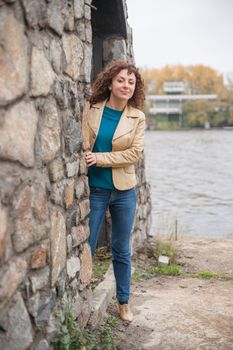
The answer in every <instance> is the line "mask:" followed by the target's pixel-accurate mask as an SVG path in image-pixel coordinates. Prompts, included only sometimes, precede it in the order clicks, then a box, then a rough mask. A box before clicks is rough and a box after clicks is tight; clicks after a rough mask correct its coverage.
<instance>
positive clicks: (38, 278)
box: [29, 266, 50, 293]
mask: <svg viewBox="0 0 233 350" xmlns="http://www.w3.org/2000/svg"><path fill="white" fill-rule="evenodd" d="M49 275H50V269H49V267H48V266H46V267H45V268H44V269H43V270H40V271H38V272H36V273H33V274H32V275H31V276H30V277H29V280H30V282H31V289H32V292H33V293H36V291H38V290H41V289H43V288H44V287H45V286H47V285H48V284H49Z"/></svg>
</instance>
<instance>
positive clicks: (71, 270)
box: [67, 256, 80, 278]
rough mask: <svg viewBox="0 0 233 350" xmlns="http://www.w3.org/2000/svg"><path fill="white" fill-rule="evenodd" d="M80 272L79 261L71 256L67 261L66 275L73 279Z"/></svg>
mask: <svg viewBox="0 0 233 350" xmlns="http://www.w3.org/2000/svg"><path fill="white" fill-rule="evenodd" d="M79 270H80V259H79V258H78V257H75V256H72V257H71V258H70V259H68V260H67V274H68V276H69V278H74V277H75V275H76V273H77V272H78V271H79Z"/></svg>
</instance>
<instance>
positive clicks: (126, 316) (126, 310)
mask: <svg viewBox="0 0 233 350" xmlns="http://www.w3.org/2000/svg"><path fill="white" fill-rule="evenodd" d="M119 312H120V318H121V319H122V320H123V321H128V322H132V321H133V313H132V311H131V309H130V306H129V304H122V305H121V304H119Z"/></svg>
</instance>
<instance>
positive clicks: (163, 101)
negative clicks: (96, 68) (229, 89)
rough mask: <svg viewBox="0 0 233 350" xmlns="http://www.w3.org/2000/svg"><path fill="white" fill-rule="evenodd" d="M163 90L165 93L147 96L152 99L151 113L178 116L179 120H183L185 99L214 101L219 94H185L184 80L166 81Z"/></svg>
mask: <svg viewBox="0 0 233 350" xmlns="http://www.w3.org/2000/svg"><path fill="white" fill-rule="evenodd" d="M163 90H164V92H165V93H166V94H164V95H148V96H147V97H146V98H147V100H148V101H150V104H151V107H150V108H149V113H150V114H151V115H160V116H162V115H164V116H169V115H171V116H173V117H177V118H178V120H179V122H180V123H181V121H182V107H183V103H184V102H185V101H198V100H206V101H214V100H216V99H217V95H215V94H211V95H201V94H200V95H192V94H185V93H184V92H185V90H187V89H186V87H185V84H184V82H183V81H165V82H164V85H163Z"/></svg>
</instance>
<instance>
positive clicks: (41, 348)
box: [35, 339, 50, 350]
mask: <svg viewBox="0 0 233 350" xmlns="http://www.w3.org/2000/svg"><path fill="white" fill-rule="evenodd" d="M49 349H50V347H49V344H48V342H47V340H46V339H42V340H41V341H40V342H39V343H38V344H37V346H36V348H35V350H49Z"/></svg>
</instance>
